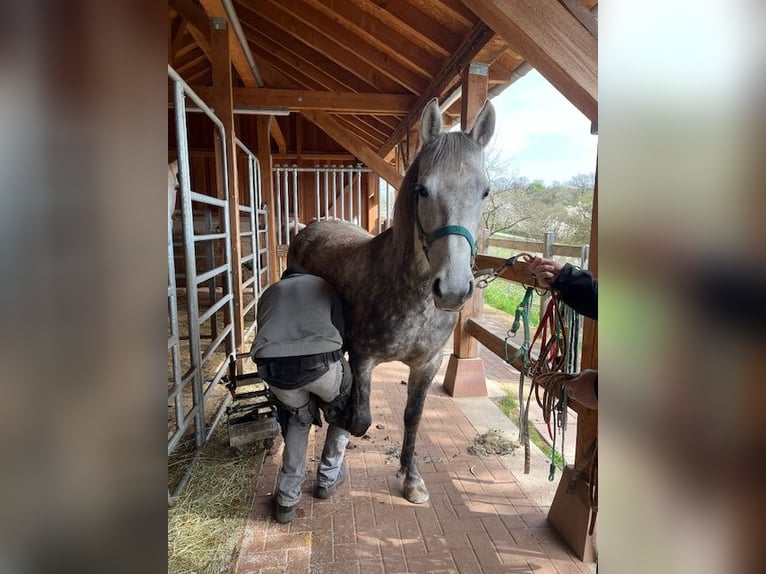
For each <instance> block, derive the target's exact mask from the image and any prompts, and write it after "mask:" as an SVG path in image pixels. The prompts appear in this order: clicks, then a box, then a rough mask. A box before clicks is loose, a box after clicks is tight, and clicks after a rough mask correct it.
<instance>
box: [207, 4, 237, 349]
mask: <svg viewBox="0 0 766 574" xmlns="http://www.w3.org/2000/svg"><path fill="white" fill-rule="evenodd" d="M229 28H230V27H229V24H228V21H227V20H224V19H221V18H213V19H212V20H211V21H210V52H211V54H212V56H213V106H214V107H215V113H216V115H217V116H218V118H219V119H220V120H221V122H222V123H223V126H224V140H223V142H221V143H222V145H223V146H224V149H225V150H226V165H225V166H222V167H223V168H224V169H225V170H226V173H227V175H228V181H229V185H228V198H227V199H228V201H229V232H230V246H231V267H232V269H231V271H232V277H231V279H232V281H231V282H232V291H233V294H232V295H233V300H234V301H233V303H234V317H233V321H232V323H233V325H234V341H235V345H236V352H241V351H242V350H243V349H242V343H243V339H244V324H243V320H242V251H241V248H240V235H239V230H240V217H239V182H238V179H237V155H236V154H237V147H236V143H235V134H234V113H233V110H234V104H233V100H232V92H231V85H232V84H231V81H232V78H231V60H230V58H229V45H230V42H229V38H230V35H231V33H230V29H229Z"/></svg>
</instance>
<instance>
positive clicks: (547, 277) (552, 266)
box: [524, 255, 564, 289]
mask: <svg viewBox="0 0 766 574" xmlns="http://www.w3.org/2000/svg"><path fill="white" fill-rule="evenodd" d="M524 259H525V260H526V261H527V262H528V263H529V270H530V271H532V275H534V276H535V277H536V278H537V282H538V283H539V284H540V286H541V287H544V288H545V289H550V288H551V286H552V285H553V283H554V282H555V281H556V279H557V278H558V276H559V275H560V274H561V270H562V269H563V268H564V265H563V264H562V263H558V262H557V261H553V260H551V259H545V258H543V257H534V256H529V255H525V256H524Z"/></svg>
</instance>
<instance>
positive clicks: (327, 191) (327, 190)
mask: <svg viewBox="0 0 766 574" xmlns="http://www.w3.org/2000/svg"><path fill="white" fill-rule="evenodd" d="M323 171H324V218H325V219H329V217H330V172H329V171H328V170H327V169H325V170H323Z"/></svg>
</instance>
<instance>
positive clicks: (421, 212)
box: [394, 99, 495, 311]
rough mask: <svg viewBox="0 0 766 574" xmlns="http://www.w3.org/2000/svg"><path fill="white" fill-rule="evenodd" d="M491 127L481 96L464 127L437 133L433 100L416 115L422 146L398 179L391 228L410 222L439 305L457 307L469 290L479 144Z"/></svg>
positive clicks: (482, 182)
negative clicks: (480, 104)
mask: <svg viewBox="0 0 766 574" xmlns="http://www.w3.org/2000/svg"><path fill="white" fill-rule="evenodd" d="M494 129H495V110H494V107H493V106H492V104H491V103H490V102H489V100H487V102H486V103H485V104H484V107H483V108H482V109H481V111H480V112H479V115H478V116H477V117H476V121H475V122H474V125H473V128H472V129H471V130H470V131H468V132H449V133H442V116H441V112H440V111H439V105H438V102H437V101H436V99H433V100H431V102H430V103H429V104H428V105H427V106H426V108H425V109H424V110H423V114H422V116H421V119H420V138H421V141H422V142H423V147H422V149H421V151H420V153H419V154H418V156H417V157H416V158H415V160H414V161H413V165H412V166H411V167H410V170H409V171H408V173H407V174H406V175H405V178H404V181H403V182H402V197H401V198H400V199H401V200H402V201H401V205H399V203H400V202H399V201H397V210H396V212H395V217H394V220H395V222H396V224H395V225H394V227H395V231H399V230H398V229H397V228H398V227H401V226H402V224H409V223H412V224H413V225H414V228H415V233H416V239H415V241H416V242H417V243H419V244H420V246H421V248H422V254H423V256H424V257H423V259H424V260H425V262H424V263H423V265H424V266H426V265H427V266H428V268H429V269H430V286H431V291H432V293H433V298H434V303H435V304H436V307H438V308H440V309H443V310H445V311H458V310H460V309H461V308H462V306H463V304H464V303H465V302H466V301H467V300H468V298H469V297H470V296H471V294H472V293H473V287H474V282H473V271H472V267H473V261H474V258H475V257H476V249H477V247H476V240H475V237H476V235H477V233H478V232H479V227H480V224H481V212H482V206H483V204H484V199H485V198H486V197H487V195H488V193H489V180H488V178H487V174H486V171H485V169H484V148H485V147H486V145H487V144H488V143H489V140H490V139H491V138H492V134H493V132H494ZM405 210H407V211H408V213H405ZM400 216H401V217H400ZM412 220H414V221H412ZM411 229H412V227H409V230H411ZM400 233H403V231H400ZM407 233H411V231H407ZM410 237H412V236H410Z"/></svg>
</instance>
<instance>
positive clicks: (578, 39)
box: [462, 0, 598, 121]
mask: <svg viewBox="0 0 766 574" xmlns="http://www.w3.org/2000/svg"><path fill="white" fill-rule="evenodd" d="M462 1H463V3H464V4H465V5H466V6H468V7H469V8H470V9H471V10H472V11H473V12H474V13H475V14H476V15H478V16H479V17H480V18H482V19H483V20H484V21H485V22H487V23H491V25H492V27H493V29H494V30H495V31H496V32H497V33H498V34H499V35H501V36H502V37H503V38H505V40H506V41H507V42H508V44H509V45H510V46H511V47H512V48H513V49H514V51H516V52H518V53H519V55H520V56H522V57H523V58H524V59H526V60H528V61H529V63H530V64H531V65H532V66H534V67H535V68H536V69H537V70H538V71H539V72H540V73H541V74H542V75H543V76H544V77H545V78H546V79H547V80H548V81H549V82H550V83H551V84H552V85H553V86H554V87H555V88H556V89H557V90H558V91H559V92H561V94H562V95H563V96H564V97H566V98H567V99H568V100H569V101H570V102H572V104H574V106H575V107H576V108H577V109H579V110H580V111H581V112H582V113H583V114H585V117H587V118H588V119H589V120H591V121H596V120H597V117H598V42H597V41H596V39H595V38H594V37H593V36H591V35H590V34H589V33H588V31H587V30H586V29H585V28H583V27H582V25H581V24H580V23H579V22H578V21H577V20H576V19H575V17H574V16H572V15H571V14H570V13H569V12H567V10H566V9H565V8H564V7H563V6H562V5H561V4H559V2H558V1H557V0H462Z"/></svg>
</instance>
